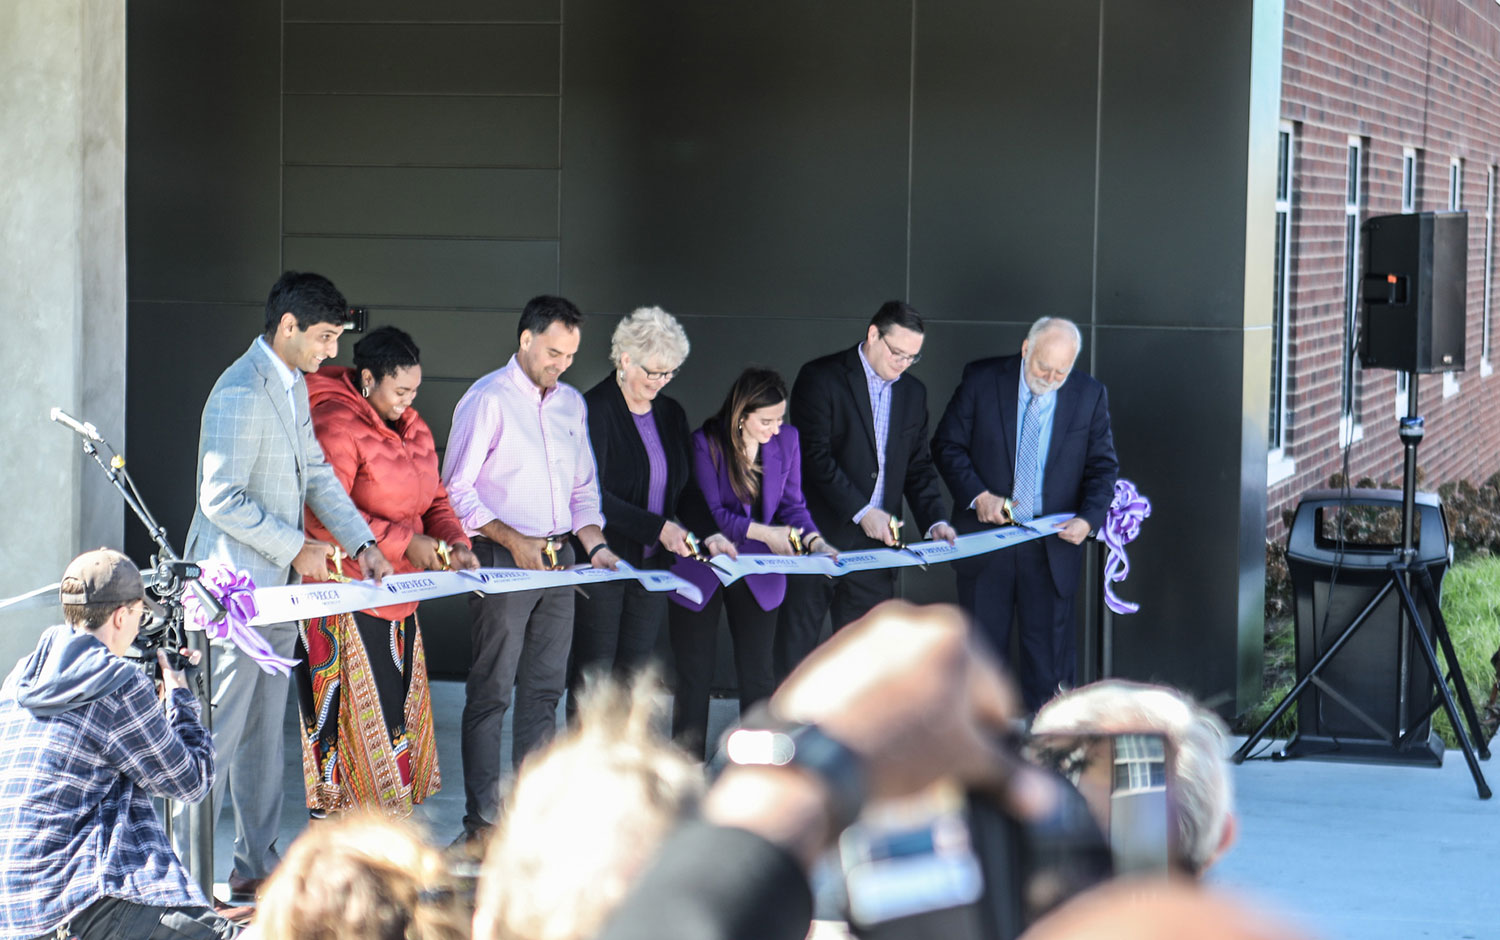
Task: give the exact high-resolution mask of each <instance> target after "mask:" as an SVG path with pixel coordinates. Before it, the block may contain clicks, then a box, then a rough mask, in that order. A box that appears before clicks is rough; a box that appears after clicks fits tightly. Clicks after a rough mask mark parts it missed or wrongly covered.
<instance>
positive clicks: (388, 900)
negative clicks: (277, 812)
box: [245, 813, 469, 940]
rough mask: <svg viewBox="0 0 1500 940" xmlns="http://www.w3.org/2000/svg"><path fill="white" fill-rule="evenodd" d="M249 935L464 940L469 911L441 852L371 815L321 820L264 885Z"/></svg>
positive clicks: (306, 939)
mask: <svg viewBox="0 0 1500 940" xmlns="http://www.w3.org/2000/svg"><path fill="white" fill-rule="evenodd" d="M245 936H246V938H257V940H464V938H467V937H468V936H469V923H468V913H467V911H466V909H465V906H464V903H463V900H462V898H461V896H460V894H459V892H458V891H457V890H456V885H455V883H454V880H453V877H452V876H451V875H450V874H449V872H448V870H447V867H446V864H445V862H444V859H443V856H442V853H441V852H439V851H438V850H437V849H435V848H433V847H432V846H430V845H428V844H427V843H426V842H425V841H424V840H423V839H422V836H421V833H420V832H419V831H418V830H417V829H415V828H414V827H413V826H411V825H410V824H409V823H406V822H403V821H400V820H396V819H391V818H389V817H382V816H377V815H374V814H371V813H350V814H348V815H347V816H344V817H342V818H340V819H338V820H329V821H327V822H317V823H314V824H313V825H312V826H311V827H309V828H308V829H307V831H306V832H304V833H303V834H302V835H301V836H298V837H297V841H296V842H293V843H292V847H291V848H290V849H289V850H288V851H287V853H286V858H284V859H283V860H282V862H281V865H280V866H279V867H278V868H277V869H276V873H275V875H273V876H272V877H271V880H270V881H269V882H267V883H266V888H265V892H264V894H263V895H262V896H261V900H260V905H259V907H258V908H257V910H256V914H255V922H254V924H253V925H252V926H251V928H250V930H249V931H248V932H247V933H246V935H245Z"/></svg>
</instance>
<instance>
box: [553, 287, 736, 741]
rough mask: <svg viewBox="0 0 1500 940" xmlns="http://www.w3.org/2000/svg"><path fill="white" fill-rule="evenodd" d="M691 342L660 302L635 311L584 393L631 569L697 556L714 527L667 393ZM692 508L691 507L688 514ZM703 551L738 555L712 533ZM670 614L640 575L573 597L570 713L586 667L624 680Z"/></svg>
mask: <svg viewBox="0 0 1500 940" xmlns="http://www.w3.org/2000/svg"><path fill="white" fill-rule="evenodd" d="M689 348H690V345H689V343H688V338H687V334H686V333H684V332H683V329H682V325H681V324H679V323H678V322H677V320H676V318H675V317H673V316H672V315H671V314H669V313H667V312H666V311H665V310H662V309H661V308H660V307H641V308H640V309H638V310H636V311H635V312H634V313H632V314H630V316H628V317H625V318H624V319H623V320H621V321H620V323H619V325H618V326H616V327H615V332H614V335H613V336H612V337H611V339H610V346H609V358H610V361H611V362H612V363H613V364H614V370H613V371H612V372H610V374H609V375H607V376H605V377H604V378H603V379H602V380H601V381H600V382H599V383H598V384H597V385H595V386H594V387H593V388H591V389H589V390H588V391H587V392H585V393H584V395H583V400H584V402H586V403H587V405H588V426H589V442H590V443H591V444H592V445H593V448H594V463H595V465H596V466H597V467H598V471H599V495H600V499H601V503H602V508H603V510H604V520H605V521H604V538H605V540H606V541H607V542H608V543H609V546H610V548H612V549H614V551H615V553H616V554H617V555H619V556H620V559H621V560H622V561H624V562H626V563H628V564H630V565H633V566H635V567H637V568H667V567H670V566H671V564H672V561H673V560H675V559H676V558H677V557H678V556H679V555H681V556H687V555H691V554H693V552H692V548H691V547H690V546H689V545H688V537H689V536H690V535H691V534H692V527H693V526H697V527H699V528H703V527H704V526H706V525H707V526H711V525H712V523H711V522H710V521H707V520H705V519H704V518H703V517H704V516H705V515H706V508H704V507H703V506H702V502H703V501H702V498H701V497H700V496H699V495H698V490H697V489H696V488H695V487H691V486H688V483H689V482H690V478H691V476H692V443H691V442H692V439H691V436H690V433H691V432H690V431H689V430H688V421H687V413H686V412H684V411H683V410H682V406H681V405H680V404H678V403H677V401H676V400H675V399H673V398H672V397H670V396H668V395H666V394H664V392H663V390H664V389H665V388H666V386H667V383H668V382H670V381H672V379H673V377H675V376H676V375H677V373H678V372H679V371H680V370H681V369H682V364H683V362H684V361H686V360H687V356H688V350H689ZM679 503H681V504H682V506H681V507H680V508H679ZM689 504H691V506H692V508H693V509H696V510H697V511H696V512H689V511H688V510H689ZM679 520H680V521H679ZM704 534H707V533H704ZM703 548H704V551H706V552H707V553H708V554H710V555H713V554H716V553H718V552H727V553H732V552H733V551H734V547H733V545H732V544H731V543H730V542H729V540H728V539H726V538H724V537H723V536H722V535H711V536H708V538H706V539H705V545H704V546H703ZM666 619H667V595H666V594H663V593H660V592H652V591H648V590H646V589H645V588H644V587H643V586H642V585H641V583H640V582H639V581H636V580H633V579H632V580H623V581H608V582H601V583H599V584H591V585H589V590H588V596H587V597H579V598H577V599H576V600H575V601H574V612H573V653H572V658H571V661H570V662H569V664H568V706H567V707H568V714H569V715H570V716H571V715H572V714H574V713H575V711H576V710H577V699H578V697H579V693H581V692H582V691H583V685H584V677H585V675H586V674H587V673H589V672H590V671H593V670H602V671H605V672H609V673H612V674H613V675H615V676H616V677H617V678H619V679H621V680H626V679H628V677H629V675H630V674H631V673H632V672H635V671H636V670H638V669H640V668H642V667H643V666H645V665H646V664H647V663H648V662H650V660H651V657H652V654H653V653H654V651H655V649H656V637H657V633H658V631H659V630H660V629H661V625H662V624H663V623H665V622H666Z"/></svg>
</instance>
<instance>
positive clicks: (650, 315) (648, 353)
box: [609, 307, 692, 368]
mask: <svg viewBox="0 0 1500 940" xmlns="http://www.w3.org/2000/svg"><path fill="white" fill-rule="evenodd" d="M691 348H692V347H691V344H690V343H689V342H688V338H687V333H685V332H684V331H683V329H682V324H680V323H678V322H677V318H676V317H674V316H672V315H671V314H670V313H668V312H666V311H665V310H663V309H662V308H660V307H638V308H636V310H635V311H634V312H633V313H631V314H630V315H629V316H628V317H626V318H625V319H623V320H621V321H620V325H619V326H617V327H615V332H614V335H613V336H612V337H611V338H610V341H609V361H610V362H613V363H614V364H615V367H616V368H619V366H620V357H621V356H624V355H629V356H630V361H631V362H633V363H635V364H636V365H638V366H642V367H644V366H645V365H646V363H648V362H652V361H653V360H663V361H665V363H666V364H667V365H669V366H671V367H672V368H676V367H678V366H680V365H682V363H683V362H684V361H685V360H686V359H687V357H688V350H689V349H691Z"/></svg>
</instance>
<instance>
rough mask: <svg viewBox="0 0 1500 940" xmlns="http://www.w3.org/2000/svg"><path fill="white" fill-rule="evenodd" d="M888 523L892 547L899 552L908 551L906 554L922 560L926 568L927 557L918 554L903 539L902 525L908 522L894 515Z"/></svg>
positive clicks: (922, 565) (919, 560)
mask: <svg viewBox="0 0 1500 940" xmlns="http://www.w3.org/2000/svg"><path fill="white" fill-rule="evenodd" d="M886 525H887V526H888V527H889V528H890V530H891V547H892V548H894V549H895V550H896V551H898V552H906V554H908V555H910V556H911V557H913V558H915V559H916V560H917V561H918V562H920V563H921V567H923V568H926V567H927V559H925V558H923V557H922V556H921V555H919V554H917V552H916V551H915V550H913V549H912V548H911V547H909V546H908V545H907V544H906V543H905V542H903V541H901V527H902V526H904V525H906V523H905V522H903V521H902V520H900V519H897V518H896V517H895V516H892V517H891V519H890V521H889V522H887V523H886Z"/></svg>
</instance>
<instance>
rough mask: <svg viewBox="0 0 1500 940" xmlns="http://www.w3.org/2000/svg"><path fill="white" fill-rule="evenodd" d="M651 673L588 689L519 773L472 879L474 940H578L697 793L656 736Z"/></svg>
mask: <svg viewBox="0 0 1500 940" xmlns="http://www.w3.org/2000/svg"><path fill="white" fill-rule="evenodd" d="M659 687H660V682H659V680H658V679H657V678H656V677H655V675H654V674H650V673H648V674H646V675H643V676H642V677H640V678H638V679H637V680H636V681H635V683H634V684H633V686H631V687H629V688H626V687H625V686H623V685H621V684H620V683H618V682H616V681H614V680H611V679H604V680H602V681H600V682H598V683H597V684H596V683H592V682H591V683H590V684H589V687H588V688H587V689H586V690H585V693H584V695H583V696H582V698H581V699H580V701H579V705H578V725H577V727H576V728H574V729H571V730H569V731H566V732H564V733H563V734H561V735H559V736H558V738H557V739H556V740H555V741H554V742H553V743H552V744H551V746H549V747H548V748H547V749H546V750H544V751H542V752H540V753H538V754H535V755H533V756H532V757H530V758H528V759H527V760H526V763H525V764H524V765H523V766H522V767H521V773H520V775H519V776H518V777H517V778H516V783H515V788H514V789H513V790H512V791H511V793H510V796H509V797H508V798H507V800H506V801H505V815H504V817H503V818H502V819H501V821H500V825H499V827H498V829H497V831H496V833H495V838H494V840H493V841H492V842H491V843H490V847H489V851H488V852H487V853H486V855H485V859H484V865H483V867H482V869H481V871H480V876H479V888H478V896H477V904H476V908H475V911H474V938H475V940H585V938H588V937H592V936H594V935H595V934H596V933H597V932H598V931H599V928H600V927H601V926H602V925H603V924H604V921H605V918H607V917H608V916H609V914H610V913H611V912H612V911H613V910H614V909H615V907H617V906H618V905H619V903H620V902H621V901H622V900H623V899H624V898H625V895H626V893H627V892H628V891H629V889H630V886H631V884H633V883H634V881H635V878H636V876H637V875H638V874H639V873H640V871H641V869H642V868H643V867H644V866H645V864H646V863H647V862H648V861H650V860H651V858H652V857H654V855H655V853H656V849H657V846H658V845H659V844H660V843H661V840H662V839H663V838H664V837H665V836H666V834H667V832H668V831H669V830H670V829H671V828H672V827H673V826H675V825H676V824H677V823H678V822H679V821H680V820H681V819H683V818H685V817H686V816H688V815H689V814H691V813H693V812H695V811H696V810H697V807H698V802H699V800H700V799H701V797H702V795H703V790H704V780H703V771H702V769H701V768H700V767H699V766H698V765H697V764H696V763H694V762H693V761H692V760H691V759H690V758H689V757H688V756H687V754H686V753H684V752H683V751H681V750H679V749H677V748H676V747H674V746H673V745H672V744H671V743H670V742H668V741H667V740H666V739H665V738H663V737H662V736H661V735H659V734H658V733H657V732H656V731H655V730H654V729H653V725H652V723H653V720H654V719H655V717H656V712H657V704H656V703H657V695H656V692H657V691H658V689H659Z"/></svg>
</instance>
